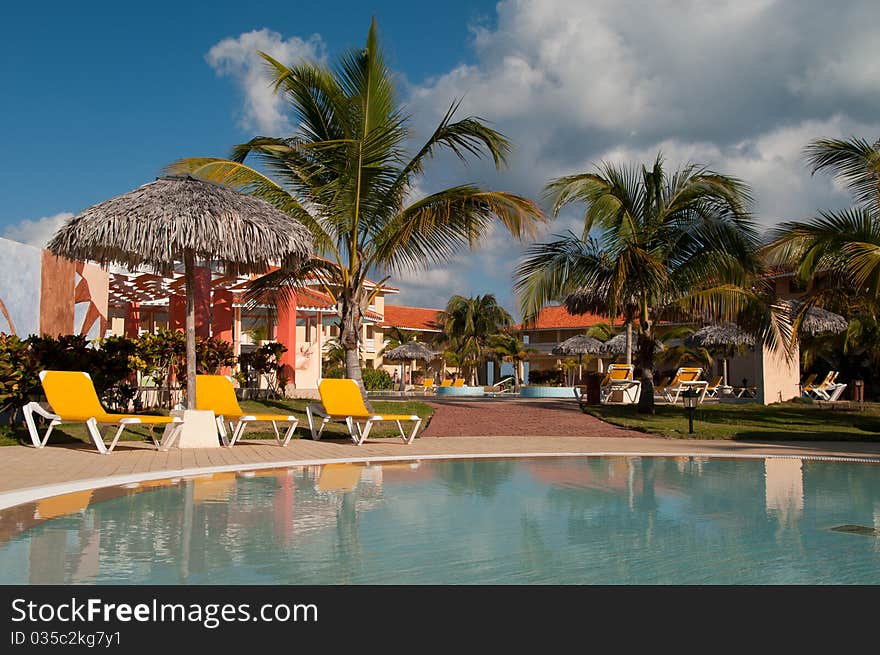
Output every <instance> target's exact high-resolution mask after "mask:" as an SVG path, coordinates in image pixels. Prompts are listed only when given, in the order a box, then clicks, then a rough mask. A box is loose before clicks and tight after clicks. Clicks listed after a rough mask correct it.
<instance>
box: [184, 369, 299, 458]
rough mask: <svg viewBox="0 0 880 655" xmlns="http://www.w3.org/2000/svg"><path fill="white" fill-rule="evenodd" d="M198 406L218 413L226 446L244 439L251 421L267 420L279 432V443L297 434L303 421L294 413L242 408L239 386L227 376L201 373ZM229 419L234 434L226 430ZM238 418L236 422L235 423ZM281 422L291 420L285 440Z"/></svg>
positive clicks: (284, 442) (197, 387)
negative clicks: (237, 395) (255, 412)
mask: <svg viewBox="0 0 880 655" xmlns="http://www.w3.org/2000/svg"><path fill="white" fill-rule="evenodd" d="M196 409H206V410H211V411H213V412H214V416H215V417H216V421H217V427H218V428H219V429H220V438H221V439H222V440H223V445H224V446H227V447H228V448H231V447H232V446H234V445H235V442H236V441H238V440H239V439H241V435H243V434H244V431H245V428H246V427H247V424H248V423H253V422H255V421H265V422H266V423H271V424H272V429H273V430H274V431H275V442H276V443H277V444H278V445H279V446H282V447H283V446H286V445H287V444H289V443H290V440H291V438H292V437H293V432H294V430H296V426H297V424H298V423H299V419H298V418H296V417H295V416H293V415H290V414H246V413H245V412H243V411H242V409H241V407H240V406H239V404H238V399H237V398H236V397H235V387H233V386H232V380H230V379H229V378H228V377H226V376H224V375H197V376H196ZM226 421H228V422H229V429H230V430H231V431H232V437H231V438H229V436H228V435H227V433H226V425H225V423H226ZM233 421H234V423H233ZM279 423H289V424H290V426H289V427H288V428H287V432H285V433H284V439H283V440H282V439H281V433H280V432H279V431H278V424H279Z"/></svg>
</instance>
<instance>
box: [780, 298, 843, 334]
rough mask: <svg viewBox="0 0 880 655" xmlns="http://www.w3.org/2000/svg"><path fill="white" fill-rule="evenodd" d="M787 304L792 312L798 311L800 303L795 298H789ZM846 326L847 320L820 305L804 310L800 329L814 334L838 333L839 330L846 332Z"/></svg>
mask: <svg viewBox="0 0 880 655" xmlns="http://www.w3.org/2000/svg"><path fill="white" fill-rule="evenodd" d="M788 306H789V308H790V309H791V312H792V314H796V313H797V312H798V311H800V308H801V306H802V303H801V302H800V301H797V300H789V301H788ZM848 327H849V321H847V320H846V319H845V318H844V317H843V316H841V315H840V314H835V313H834V312H829V311H828V310H827V309H822V308H821V307H809V308H808V309H807V311H806V312H804V318H803V320H802V321H801V327H800V331H801V332H806V333H807V334H810V335H812V336H816V335H817V334H826V333H831V334H840V333H841V332H846V329H847V328H848Z"/></svg>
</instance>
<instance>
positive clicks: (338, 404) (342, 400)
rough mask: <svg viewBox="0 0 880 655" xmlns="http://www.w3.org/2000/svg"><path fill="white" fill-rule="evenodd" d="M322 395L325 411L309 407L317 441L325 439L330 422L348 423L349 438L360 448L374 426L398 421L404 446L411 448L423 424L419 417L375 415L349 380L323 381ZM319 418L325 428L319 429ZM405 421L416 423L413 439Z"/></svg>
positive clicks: (313, 405)
mask: <svg viewBox="0 0 880 655" xmlns="http://www.w3.org/2000/svg"><path fill="white" fill-rule="evenodd" d="M318 393H319V394H320V395H321V404H322V405H323V408H319V407H316V405H315V404H314V403H312V404H309V406H308V407H306V416H308V419H309V428H310V429H311V431H312V439H314V440H315V441H318V440H320V439H321V434H322V433H323V432H324V427H325V426H326V425H327V423H328V422H329V421H345V424H346V425H347V426H348V434H349V436H351V439H352V441H354V442H355V443H356V444H357V445H358V446H360V445H361V444H363V443H364V441H366V439H367V437H368V436H369V434H370V430H371V429H372V427H373V424H374V423H378V422H379V421H394V422H395V423H397V429H398V430H399V431H400V438H401V439H403V441H404V443H406V444H411V443H412V442H413V439H415V438H416V433H417V432H418V430H419V427H420V426H421V424H422V419H421V418H420V417H419V416H416V415H415V414H374V413H372V412H370V411H369V410H368V409H367V407H366V405H364V399H363V397H362V396H361V390H360V387H358V384H357V382H355V381H354V380H349V379H346V378H337V379H327V380H321V381H320V382H319V383H318ZM317 418H320V419H322V421H321V425H320V426H317V427H316V425H315V423H316V419H317ZM401 421H413V422H414V423H415V425H414V426H413V429H412V432H411V433H410V435H409V436H407V435H406V433H405V432H404V431H403V426H402V425H401V424H400V423H401Z"/></svg>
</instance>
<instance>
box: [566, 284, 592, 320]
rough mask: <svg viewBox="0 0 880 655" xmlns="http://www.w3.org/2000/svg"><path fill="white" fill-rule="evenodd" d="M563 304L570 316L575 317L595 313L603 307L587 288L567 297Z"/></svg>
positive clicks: (573, 292)
mask: <svg viewBox="0 0 880 655" xmlns="http://www.w3.org/2000/svg"><path fill="white" fill-rule="evenodd" d="M563 304H564V305H565V309H566V311H567V312H568V313H569V314H575V315H577V314H589V313H595V312H596V311H598V310H599V309H601V307H602V304H601V302H600V300H599V299H598V298H597V297H596V294H595V293H594V292H593V291H592V290H590V289H588V288H586V287H584V288H582V289H578V290H577V291H572V292H571V293H570V294H568V295H567V296H566V297H565V300H564V301H563Z"/></svg>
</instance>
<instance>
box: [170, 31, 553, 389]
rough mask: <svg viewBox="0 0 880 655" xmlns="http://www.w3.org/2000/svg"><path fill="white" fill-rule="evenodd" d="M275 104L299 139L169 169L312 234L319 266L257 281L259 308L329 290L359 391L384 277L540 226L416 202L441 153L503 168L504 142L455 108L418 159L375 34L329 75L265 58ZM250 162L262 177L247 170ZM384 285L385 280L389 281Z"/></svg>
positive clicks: (490, 204)
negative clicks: (228, 190) (300, 289)
mask: <svg viewBox="0 0 880 655" xmlns="http://www.w3.org/2000/svg"><path fill="white" fill-rule="evenodd" d="M260 55H261V56H262V57H263V59H264V60H265V61H266V63H267V65H268V68H269V70H270V71H271V75H272V80H271V81H272V85H273V88H274V89H275V91H276V93H281V94H283V95H284V98H285V100H286V101H287V103H288V105H289V108H290V110H291V112H292V114H293V118H294V120H293V121H292V123H293V124H294V125H296V126H297V128H296V132H295V133H294V134H293V135H292V136H290V137H288V138H275V137H263V136H259V137H256V138H254V139H251V140H250V141H249V142H247V143H245V144H242V145H239V146H236V147H235V148H233V150H232V155H231V157H230V158H229V159H217V158H207V157H201V158H189V159H183V160H180V161H178V162H175V163H174V164H172V165H171V166H170V169H171V170H172V171H174V172H177V173H188V174H191V175H194V176H197V177H201V178H204V179H208V180H212V181H215V182H219V183H223V184H227V185H230V186H233V187H235V188H237V189H240V190H243V191H246V192H249V193H252V194H254V195H256V196H259V197H260V198H263V199H265V200H267V201H269V202H270V203H272V204H274V205H275V206H276V207H278V208H280V209H282V210H284V211H286V212H288V213H289V214H290V215H292V216H295V217H296V218H297V219H299V220H300V222H302V223H303V224H304V225H306V226H308V227H309V228H310V229H311V231H312V233H313V236H314V242H315V248H316V252H317V254H318V255H320V256H322V257H323V259H318V260H315V261H313V262H311V263H309V264H308V265H307V266H306V267H305V268H299V267H295V266H288V265H286V263H282V266H281V268H280V269H279V270H278V271H276V272H274V273H270V274H269V275H266V276H264V277H262V278H260V279H259V280H257V281H256V282H255V283H254V284H253V285H252V288H251V293H250V298H251V299H252V301H254V302H257V301H259V300H262V301H266V300H270V301H272V302H274V303H275V304H278V303H284V302H288V303H289V302H290V301H291V300H292V298H293V297H294V296H295V291H296V288H297V285H299V284H301V283H302V280H303V278H304V277H306V276H308V277H311V278H312V279H313V280H316V281H318V282H319V283H321V284H323V285H324V287H325V291H326V292H327V293H329V294H330V295H331V296H332V297H333V299H334V301H335V303H336V306H337V311H338V315H339V327H340V334H339V341H340V343H341V344H342V345H343V347H344V348H345V353H346V359H345V368H346V375H347V376H348V377H350V378H352V379H354V380H356V381H358V383H359V384H361V388H363V382H362V379H361V368H360V362H359V360H358V342H359V339H360V334H361V325H362V317H363V315H364V312H365V311H366V310H367V307H368V305H369V304H370V302H371V300H372V298H373V297H374V296H375V295H376V294H378V293H379V292H380V291H381V290H382V285H383V283H384V281H385V280H384V279H383V280H382V281H381V282H380V283H378V284H376V285H371V284H369V283H368V281H367V275H368V274H375V273H377V272H378V273H380V274H382V275H389V274H392V273H396V272H400V271H407V270H409V271H413V270H419V269H425V268H427V267H429V266H430V265H432V264H435V263H441V262H444V261H446V260H448V258H450V257H451V256H452V255H453V254H454V253H457V252H459V251H460V250H461V249H462V248H464V247H468V246H469V247H474V246H475V245H477V243H478V242H479V241H480V239H481V237H482V236H483V235H484V234H485V233H486V232H487V231H488V230H489V229H490V227H491V226H492V225H493V224H494V223H495V222H496V221H500V223H501V224H502V225H503V226H504V227H505V228H506V229H507V230H508V231H509V232H510V233H511V234H512V235H513V236H514V237H515V238H523V237H527V236H530V235H533V234H534V233H535V230H536V229H537V227H538V225H539V223H540V222H542V221H544V220H545V219H544V217H543V215H542V213H541V211H540V209H539V208H538V206H537V205H536V204H535V203H534V202H533V201H531V200H528V199H526V198H523V197H520V196H517V195H513V194H510V193H506V192H501V191H487V190H484V189H481V188H479V187H477V186H476V185H473V184H460V185H457V186H452V187H449V188H446V189H443V190H441V191H437V192H435V193H431V194H429V195H427V196H425V197H422V198H417V199H416V198H412V197H411V194H412V193H413V191H414V189H415V188H416V183H417V181H418V179H419V177H420V176H421V175H422V173H423V172H424V170H425V166H426V164H427V163H428V161H429V160H430V159H431V158H432V157H433V156H434V155H435V154H437V153H438V152H439V151H442V150H447V151H450V152H452V153H453V154H454V155H456V156H457V157H458V158H459V159H461V160H466V159H467V158H469V157H473V158H477V159H479V158H483V157H490V158H491V159H492V160H493V161H494V163H495V165H496V167H498V168H501V167H502V166H503V165H504V163H505V158H506V155H507V153H508V151H509V149H510V143H509V141H508V140H507V139H506V138H505V137H504V136H503V135H502V134H500V133H499V132H497V131H495V130H493V129H491V128H490V127H488V126H487V125H486V123H485V122H484V121H483V120H482V119H480V118H477V117H466V118H462V119H460V120H457V119H456V116H455V115H456V110H457V109H458V106H459V103H453V104H452V106H451V107H450V108H449V110H448V111H447V112H446V114H445V116H444V117H443V119H442V120H441V121H440V124H439V125H438V126H437V128H436V129H435V130H434V132H433V133H432V134H431V135H430V137H428V139H427V141H426V142H425V143H424V144H423V145H422V146H421V147H419V148H418V149H417V150H416V151H415V152H414V153H413V154H408V153H407V151H406V149H405V146H406V145H407V144H408V143H410V142H411V140H412V139H413V138H414V137H415V136H416V135H415V134H414V132H413V130H412V129H411V128H410V126H409V125H410V117H409V116H407V115H406V114H405V113H404V112H403V108H402V107H401V106H400V105H399V104H398V102H397V100H396V98H395V94H394V85H393V83H392V74H391V71H389V69H388V68H387V67H386V65H385V60H384V56H383V53H382V50H381V48H380V46H379V38H378V35H377V30H376V23H375V21H373V23H372V24H371V25H370V30H369V34H368V35H367V41H366V45H365V47H364V48H363V49H362V50H356V51H352V52H348V53H346V54H343V55H342V56H341V57H340V58H339V59H338V61H337V63H336V65H335V67H333V68H332V69H330V68H327V67H324V66H320V65H318V64H314V63H307V62H306V63H299V64H296V65H294V66H287V65H285V64H283V63H281V62H279V61H276V60H275V59H273V58H272V57H270V56H269V55H267V54H265V53H260ZM248 158H252V159H255V160H256V161H257V163H259V164H260V165H261V166H262V169H263V170H264V171H265V173H264V172H262V171H261V170H257V169H256V168H252V167H250V166H248V165H246V164H245V160H246V159H248ZM385 279H387V278H385Z"/></svg>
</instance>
